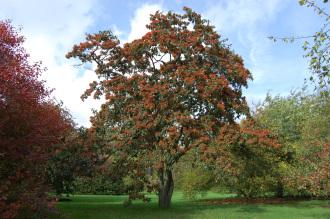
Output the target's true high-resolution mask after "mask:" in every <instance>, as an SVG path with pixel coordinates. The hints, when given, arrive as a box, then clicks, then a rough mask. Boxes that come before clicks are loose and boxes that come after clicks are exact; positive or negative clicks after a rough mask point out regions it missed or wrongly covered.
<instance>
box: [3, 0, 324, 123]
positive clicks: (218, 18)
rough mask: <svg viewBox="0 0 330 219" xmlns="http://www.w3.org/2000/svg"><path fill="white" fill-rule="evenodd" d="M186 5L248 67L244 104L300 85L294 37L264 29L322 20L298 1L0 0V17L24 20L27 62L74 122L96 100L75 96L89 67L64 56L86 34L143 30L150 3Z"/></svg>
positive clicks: (290, 31) (284, 29)
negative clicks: (36, 66)
mask: <svg viewBox="0 0 330 219" xmlns="http://www.w3.org/2000/svg"><path fill="white" fill-rule="evenodd" d="M183 6H188V7H191V8H192V9H193V10H195V11H197V12H199V13H201V14H202V15H203V16H204V17H205V18H207V19H209V20H210V21H211V23H212V24H213V25H214V26H215V27H216V29H217V31H218V32H219V33H220V34H221V35H222V36H223V37H224V38H228V40H229V43H230V44H231V45H232V48H233V49H234V51H235V52H236V53H238V54H240V55H241V56H242V57H243V59H244V61H245V64H246V66H247V68H248V69H249V70H250V71H251V72H252V74H253V77H254V80H253V81H250V83H249V88H248V89H247V90H245V95H246V96H247V98H248V101H249V104H250V105H253V104H256V103H257V102H258V101H261V100H262V99H263V98H264V97H265V95H266V94H267V92H269V93H271V94H274V95H275V94H281V95H286V94H288V93H289V92H290V90H292V89H294V88H297V87H301V86H302V84H303V82H304V78H306V77H308V74H309V73H308V68H307V60H305V59H304V58H303V57H302V54H303V50H302V49H301V45H302V43H301V42H297V43H294V44H284V43H273V42H271V41H270V40H269V39H267V36H271V35H273V36H292V35H295V36H303V35H309V34H311V33H313V32H315V31H316V30H317V29H318V28H319V27H320V26H321V24H322V20H321V19H320V18H319V17H318V16H316V15H315V14H314V13H313V11H312V10H311V9H308V8H305V7H301V6H299V4H298V0H204V1H201V0H158V1H152V0H150V1H139V0H125V1H123V0H56V1H55V0H1V7H0V19H1V20H4V19H10V20H12V23H13V25H14V26H16V27H23V29H22V34H23V35H24V36H25V37H26V43H25V47H26V49H27V51H28V52H29V53H30V54H31V60H32V61H39V60H41V61H42V63H43V66H44V67H46V68H47V71H46V72H45V74H44V75H43V79H45V80H46V81H47V85H48V86H49V87H51V88H55V90H54V92H53V95H54V96H55V97H56V98H57V99H58V100H61V101H63V103H64V105H65V106H66V107H67V108H68V109H69V110H70V111H71V113H72V115H73V117H74V119H75V121H76V122H77V123H78V124H79V125H84V126H89V117H90V116H91V114H92V113H91V109H92V108H95V109H97V108H98V107H99V104H100V103H99V102H98V101H96V100H92V99H89V100H87V101H84V102H82V101H81V100H80V95H81V94H82V93H83V92H84V90H85V89H86V88H87V87H88V84H89V83H90V82H91V81H92V80H94V78H95V75H94V74H93V71H92V70H91V69H86V68H85V69H81V68H77V67H75V65H74V64H75V63H74V62H73V61H71V60H67V59H66V58H65V54H66V53H67V52H68V51H69V50H70V49H71V47H72V45H73V44H75V43H78V42H80V41H82V40H83V38H84V35H85V33H94V32H98V31H99V30H108V29H111V30H112V31H113V32H114V33H116V34H117V36H119V38H120V39H121V40H122V41H125V42H127V41H131V40H133V39H135V38H138V37H140V36H142V35H143V34H144V33H145V32H146V28H145V24H147V23H148V21H149V15H150V14H151V13H153V12H155V11H157V10H161V11H168V10H171V11H176V12H182V7H183Z"/></svg>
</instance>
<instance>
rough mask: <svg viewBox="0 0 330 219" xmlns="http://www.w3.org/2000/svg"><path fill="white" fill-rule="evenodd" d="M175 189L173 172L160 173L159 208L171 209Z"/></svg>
mask: <svg viewBox="0 0 330 219" xmlns="http://www.w3.org/2000/svg"><path fill="white" fill-rule="evenodd" d="M173 189H174V182H173V177H172V171H170V170H166V171H162V172H159V190H158V206H159V207H160V208H169V207H170V206H171V199H172V195H173Z"/></svg>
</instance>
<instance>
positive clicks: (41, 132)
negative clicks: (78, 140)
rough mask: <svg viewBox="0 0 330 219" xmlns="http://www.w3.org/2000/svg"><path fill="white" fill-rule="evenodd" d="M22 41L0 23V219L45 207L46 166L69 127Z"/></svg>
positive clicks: (8, 24)
mask: <svg viewBox="0 0 330 219" xmlns="http://www.w3.org/2000/svg"><path fill="white" fill-rule="evenodd" d="M23 41H24V39H23V37H21V36H19V35H18V34H17V32H16V30H15V29H14V28H13V27H12V26H11V24H10V23H9V22H0V173H1V175H0V217H1V218H4V219H8V218H14V217H17V216H18V215H19V214H21V213H23V212H25V213H26V214H29V215H34V214H37V213H40V212H41V211H42V210H44V209H45V208H47V207H48V204H49V203H50V200H47V196H46V191H47V186H46V184H45V180H44V171H45V168H44V167H45V163H46V162H47V160H48V158H49V157H50V156H51V154H52V150H53V149H52V146H53V145H54V144H58V143H60V141H61V136H62V135H63V134H64V133H65V132H66V131H67V130H68V128H69V127H70V124H69V122H68V121H67V118H66V117H65V115H64V114H63V111H62V109H61V108H60V107H59V106H58V105H57V104H55V103H54V102H53V101H52V100H51V99H50V96H49V95H50V91H49V90H47V89H46V88H45V85H44V82H42V81H40V80H38V77H39V76H40V74H41V73H42V69H41V68H40V64H39V63H35V64H30V63H29V61H28V54H27V53H26V52H25V50H24V49H23V47H22V43H23Z"/></svg>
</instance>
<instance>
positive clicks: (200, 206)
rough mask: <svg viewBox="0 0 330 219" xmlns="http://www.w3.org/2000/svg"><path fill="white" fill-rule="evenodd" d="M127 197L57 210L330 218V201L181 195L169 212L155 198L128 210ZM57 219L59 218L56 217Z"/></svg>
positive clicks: (82, 218)
mask: <svg viewBox="0 0 330 219" xmlns="http://www.w3.org/2000/svg"><path fill="white" fill-rule="evenodd" d="M223 197H226V195H220V194H216V193H209V194H208V195H207V197H206V198H223ZM125 198H126V196H106V195H77V196H74V197H73V200H72V201H68V202H60V203H58V204H57V209H59V210H60V212H61V213H62V214H63V215H64V217H63V218H67V219H78V218H79V219H87V218H89V219H104V218H115V219H122V218H137V219H138V218H141V219H142V218H143V219H148V218H152V219H154V218H155V219H163V218H170V219H175V218H180V219H186V218H187V219H188V218H202V219H204V218H205V219H207V218H210V219H217V218H230V219H231V218H239V219H245V218H267V219H271V218H280V219H285V218H290V219H292V218H318V219H322V218H326V219H328V218H330V206H329V205H330V201H302V202H294V203H289V204H276V205H263V204H259V205H256V204H255V205H246V204H245V205H244V204H241V205H239V204H224V205H209V204H205V203H203V202H192V201H187V200H185V199H183V197H182V194H181V193H179V192H177V193H175V194H174V196H173V199H172V200H173V201H172V207H171V208H170V209H168V210H163V209H159V208H158V207H157V199H156V197H155V196H151V198H152V201H151V202H150V203H142V202H140V201H135V202H134V204H133V205H132V206H130V207H128V208H125V207H123V205H122V202H123V200H124V199H125ZM53 218H54V219H55V218H56V219H57V218H59V217H53Z"/></svg>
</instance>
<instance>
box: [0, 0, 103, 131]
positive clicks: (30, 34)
mask: <svg viewBox="0 0 330 219" xmlns="http://www.w3.org/2000/svg"><path fill="white" fill-rule="evenodd" d="M96 1H97V0H85V1H84V2H83V4H82V3H81V1H79V0H73V1H66V0H57V1H43V0H29V1H24V0H5V1H4V2H2V4H1V8H0V19H8V18H9V19H11V20H12V21H13V24H14V25H15V26H17V25H22V26H23V30H22V31H23V33H22V34H23V35H24V36H25V37H26V42H25V45H24V46H25V47H26V49H27V51H28V53H30V55H31V60H32V61H39V60H41V61H42V63H43V66H44V67H46V68H47V69H48V70H47V71H46V72H45V73H44V74H43V75H42V79H44V80H46V82H47V86H49V87H50V88H55V90H54V92H53V95H54V96H55V97H56V98H57V99H58V100H61V101H63V103H64V106H65V107H67V108H68V109H69V110H70V111H71V113H72V115H73V117H74V118H75V121H76V122H77V123H78V124H79V125H84V126H89V125H90V123H89V117H90V116H91V108H97V107H99V104H100V103H99V102H97V101H93V100H87V101H86V102H82V101H81V100H80V96H81V94H82V93H83V92H84V90H85V89H86V88H88V84H89V83H90V82H91V81H93V80H95V79H96V76H95V73H93V72H91V71H90V70H83V71H81V69H80V70H79V69H78V68H74V67H73V62H72V61H69V60H66V58H65V54H66V53H67V52H68V51H70V49H71V48H72V46H73V44H75V43H78V42H80V41H81V40H82V38H83V37H84V34H85V32H87V28H88V27H89V26H90V25H91V24H92V23H93V16H92V14H91V12H92V11H91V10H92V8H93V7H94V4H95V3H96Z"/></svg>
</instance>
